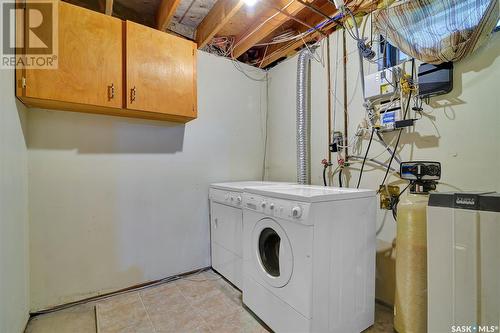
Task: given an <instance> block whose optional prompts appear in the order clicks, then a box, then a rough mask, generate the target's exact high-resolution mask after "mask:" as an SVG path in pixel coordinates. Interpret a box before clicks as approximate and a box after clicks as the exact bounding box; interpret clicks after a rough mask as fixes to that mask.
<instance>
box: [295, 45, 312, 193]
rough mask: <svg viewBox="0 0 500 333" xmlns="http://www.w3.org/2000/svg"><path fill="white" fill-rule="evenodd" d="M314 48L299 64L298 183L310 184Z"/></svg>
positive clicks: (306, 49)
mask: <svg viewBox="0 0 500 333" xmlns="http://www.w3.org/2000/svg"><path fill="white" fill-rule="evenodd" d="M314 49H315V47H314V48H305V49H303V50H302V51H301V52H300V54H299V59H298V62H297V183H299V184H310V183H311V170H310V149H309V127H310V117H311V115H310V110H309V104H310V95H309V86H310V77H309V64H310V61H311V58H312V57H313V54H312V53H311V51H312V52H314Z"/></svg>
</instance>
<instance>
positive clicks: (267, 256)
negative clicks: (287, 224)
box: [259, 228, 281, 277]
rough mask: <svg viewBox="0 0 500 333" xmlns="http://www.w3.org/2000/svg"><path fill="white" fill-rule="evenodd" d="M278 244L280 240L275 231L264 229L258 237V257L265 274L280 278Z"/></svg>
mask: <svg viewBox="0 0 500 333" xmlns="http://www.w3.org/2000/svg"><path fill="white" fill-rule="evenodd" d="M280 243H281V238H280V236H279V235H278V233H277V232H276V231H274V230H273V229H271V228H265V229H264V230H262V231H261V233H260V236H259V255H260V261H261V262H262V266H263V267H264V269H265V270H266V272H267V273H268V274H269V275H271V276H275V277H278V276H280Z"/></svg>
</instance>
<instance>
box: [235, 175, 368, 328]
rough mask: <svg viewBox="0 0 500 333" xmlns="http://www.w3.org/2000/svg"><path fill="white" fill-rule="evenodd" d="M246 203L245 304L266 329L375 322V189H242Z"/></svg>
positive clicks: (318, 187) (244, 225) (365, 324)
mask: <svg viewBox="0 0 500 333" xmlns="http://www.w3.org/2000/svg"><path fill="white" fill-rule="evenodd" d="M243 207H244V209H243V270H244V281H243V302H244V304H245V305H246V306H247V307H248V308H250V309H251V310H252V311H253V312H254V313H255V314H256V315H257V316H259V317H260V319H262V320H263V321H264V322H265V323H266V324H267V325H268V326H269V327H270V328H271V329H273V330H274V331H275V332H278V333H280V332H287V333H289V332H300V333H305V332H342V333H351V332H361V331H363V330H364V329H366V328H368V327H369V326H371V325H373V321H374V311H375V309H374V306H375V243H376V239H375V222H376V221H375V209H376V199H375V191H371V190H356V189H346V188H331V187H320V186H306V185H289V186H272V187H263V188H247V189H245V193H244V194H243Z"/></svg>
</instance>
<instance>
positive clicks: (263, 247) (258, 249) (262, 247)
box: [252, 218, 293, 288]
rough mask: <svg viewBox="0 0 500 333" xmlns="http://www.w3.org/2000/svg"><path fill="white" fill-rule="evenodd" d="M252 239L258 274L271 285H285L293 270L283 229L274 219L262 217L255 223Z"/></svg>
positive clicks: (291, 257)
mask: <svg viewBox="0 0 500 333" xmlns="http://www.w3.org/2000/svg"><path fill="white" fill-rule="evenodd" d="M252 239H253V253H254V262H255V265H256V266H257V271H258V272H259V275H260V276H261V277H262V279H263V280H264V281H265V282H267V283H268V284H270V285H271V286H273V287H277V288H281V287H283V286H285V285H286V284H287V283H288V281H290V278H291V277H292V271H293V255H292V247H291V245H290V241H289V239H288V237H287V235H286V233H285V230H284V229H283V228H282V227H281V225H280V224H279V223H278V222H277V221H275V220H274V219H271V218H263V219H262V220H260V221H259V222H258V223H257V224H256V225H255V228H254V230H253V235H252Z"/></svg>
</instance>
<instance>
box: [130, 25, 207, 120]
mask: <svg viewBox="0 0 500 333" xmlns="http://www.w3.org/2000/svg"><path fill="white" fill-rule="evenodd" d="M125 50H126V51H125V59H126V65H125V68H126V87H127V96H126V107H127V109H130V110H139V111H146V112H157V113H162V114H166V115H168V114H171V115H172V117H175V118H176V120H180V121H188V120H191V119H194V118H196V114H197V110H196V52H197V51H196V44H195V43H193V42H191V41H188V40H185V39H182V38H179V37H176V36H173V35H169V34H166V33H164V32H161V31H159V30H154V29H150V28H148V27H145V26H143V25H140V24H137V23H133V22H130V21H127V22H125ZM174 112H175V115H173V113H174Z"/></svg>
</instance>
